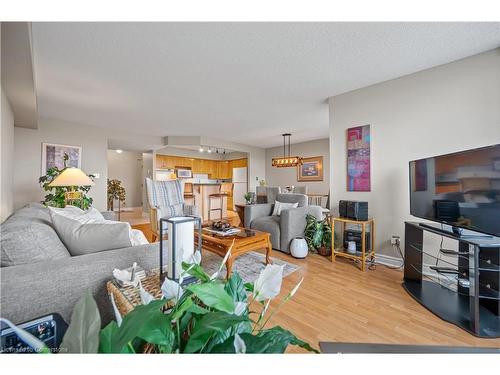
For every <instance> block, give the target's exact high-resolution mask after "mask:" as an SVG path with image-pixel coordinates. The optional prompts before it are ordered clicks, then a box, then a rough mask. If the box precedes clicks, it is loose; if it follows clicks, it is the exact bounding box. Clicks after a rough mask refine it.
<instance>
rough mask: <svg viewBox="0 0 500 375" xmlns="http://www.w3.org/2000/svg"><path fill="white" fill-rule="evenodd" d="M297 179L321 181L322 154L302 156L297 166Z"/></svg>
mask: <svg viewBox="0 0 500 375" xmlns="http://www.w3.org/2000/svg"><path fill="white" fill-rule="evenodd" d="M297 181H301V182H307V181H323V156H313V157H310V158H304V159H303V163H302V165H299V166H297Z"/></svg>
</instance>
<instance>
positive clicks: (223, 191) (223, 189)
mask: <svg viewBox="0 0 500 375" xmlns="http://www.w3.org/2000/svg"><path fill="white" fill-rule="evenodd" d="M232 191H233V184H232V183H229V182H224V183H222V184H220V187H219V192H218V193H215V194H210V195H209V196H208V220H212V212H213V211H219V212H220V217H219V219H222V212H223V211H224V198H225V197H226V198H227V197H228V196H229V194H230V193H231V192H232ZM217 201H218V203H219V207H215V208H214V207H212V202H214V203H215V202H217Z"/></svg>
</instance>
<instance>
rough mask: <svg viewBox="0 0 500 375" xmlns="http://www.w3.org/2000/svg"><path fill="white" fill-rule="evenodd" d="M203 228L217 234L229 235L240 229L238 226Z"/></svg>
mask: <svg viewBox="0 0 500 375" xmlns="http://www.w3.org/2000/svg"><path fill="white" fill-rule="evenodd" d="M203 230H206V231H207V232H210V233H215V234H217V235H219V236H231V235H234V234H237V233H240V231H241V229H240V228H228V229H225V230H217V229H212V228H203Z"/></svg>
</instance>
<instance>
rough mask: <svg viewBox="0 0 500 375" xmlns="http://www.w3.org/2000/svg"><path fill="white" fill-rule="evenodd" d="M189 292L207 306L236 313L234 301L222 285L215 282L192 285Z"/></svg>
mask: <svg viewBox="0 0 500 375" xmlns="http://www.w3.org/2000/svg"><path fill="white" fill-rule="evenodd" d="M187 290H189V291H190V292H192V293H193V294H194V295H196V297H198V298H199V299H200V300H201V301H202V302H203V303H204V304H205V305H207V306H208V307H212V308H214V309H217V310H220V311H224V312H227V313H233V312H234V302H233V299H232V298H231V296H230V295H229V294H227V292H226V291H225V290H224V287H223V286H222V285H221V284H217V283H215V282H211V283H205V284H192V285H190V286H188V287H187Z"/></svg>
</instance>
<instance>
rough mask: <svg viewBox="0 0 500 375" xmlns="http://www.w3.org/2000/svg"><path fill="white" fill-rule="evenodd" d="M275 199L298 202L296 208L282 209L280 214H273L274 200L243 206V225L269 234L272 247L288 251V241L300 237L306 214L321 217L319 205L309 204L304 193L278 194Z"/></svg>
mask: <svg viewBox="0 0 500 375" xmlns="http://www.w3.org/2000/svg"><path fill="white" fill-rule="evenodd" d="M276 200H277V201H279V202H283V203H298V204H299V205H298V207H297V208H292V209H289V210H283V211H282V212H281V216H273V215H272V214H273V208H274V201H273V202H268V203H263V204H253V205H247V206H245V227H246V228H251V229H256V230H260V231H263V232H268V233H270V234H271V243H272V245H273V249H277V250H281V251H284V252H286V253H289V252H290V250H289V249H290V243H291V242H292V240H293V239H294V238H295V237H302V236H303V235H304V229H305V227H306V216H307V214H309V215H313V216H314V217H316V218H317V219H318V220H320V219H321V218H322V212H321V207H319V206H309V205H308V199H307V195H305V194H278V195H277V196H276Z"/></svg>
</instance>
